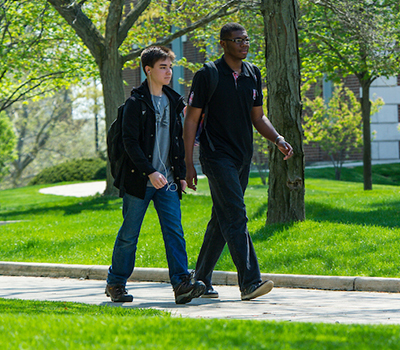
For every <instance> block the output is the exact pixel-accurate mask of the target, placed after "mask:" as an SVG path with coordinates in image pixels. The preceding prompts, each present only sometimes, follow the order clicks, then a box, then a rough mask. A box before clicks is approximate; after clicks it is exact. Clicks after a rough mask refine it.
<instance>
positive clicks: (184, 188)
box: [181, 180, 187, 192]
mask: <svg viewBox="0 0 400 350" xmlns="http://www.w3.org/2000/svg"><path fill="white" fill-rule="evenodd" d="M186 187H187V183H186V181H185V180H181V188H182V192H185V190H186Z"/></svg>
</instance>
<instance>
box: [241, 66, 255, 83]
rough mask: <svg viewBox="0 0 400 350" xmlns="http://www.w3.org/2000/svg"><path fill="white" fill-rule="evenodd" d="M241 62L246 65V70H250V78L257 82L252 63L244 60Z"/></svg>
mask: <svg viewBox="0 0 400 350" xmlns="http://www.w3.org/2000/svg"><path fill="white" fill-rule="evenodd" d="M243 64H244V65H245V66H246V68H247V70H248V71H249V72H250V76H251V78H252V79H253V80H254V82H255V83H256V84H257V75H256V71H255V69H254V65H253V64H252V63H250V62H246V61H243Z"/></svg>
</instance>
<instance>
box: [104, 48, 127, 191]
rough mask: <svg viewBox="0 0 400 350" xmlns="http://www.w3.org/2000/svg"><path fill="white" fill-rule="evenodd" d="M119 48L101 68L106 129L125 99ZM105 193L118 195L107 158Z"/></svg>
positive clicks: (106, 59)
mask: <svg viewBox="0 0 400 350" xmlns="http://www.w3.org/2000/svg"><path fill="white" fill-rule="evenodd" d="M120 62H121V59H120V57H119V53H118V50H117V51H114V50H110V51H109V54H108V56H106V57H104V59H103V62H102V66H101V68H100V77H101V83H102V85H103V98H104V107H105V115H106V130H108V128H109V127H110V125H111V123H112V122H113V120H114V119H115V118H116V117H117V111H118V106H120V105H121V104H122V103H123V102H124V100H125V95H124V86H123V80H122V63H120ZM106 183H107V185H106V189H105V192H104V194H105V195H116V194H117V190H116V188H115V187H114V185H113V183H114V179H113V177H112V175H111V170H110V163H109V161H108V159H107V181H106Z"/></svg>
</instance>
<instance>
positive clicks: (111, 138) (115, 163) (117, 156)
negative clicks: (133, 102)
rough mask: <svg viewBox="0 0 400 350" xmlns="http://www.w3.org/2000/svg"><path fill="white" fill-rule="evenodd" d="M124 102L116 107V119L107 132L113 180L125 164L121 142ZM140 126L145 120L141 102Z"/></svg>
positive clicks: (144, 104)
mask: <svg viewBox="0 0 400 350" xmlns="http://www.w3.org/2000/svg"><path fill="white" fill-rule="evenodd" d="M125 103H126V101H125V102H124V103H123V104H122V105H121V106H119V107H118V114H117V118H115V120H114V121H113V122H112V123H111V126H110V128H109V129H108V132H107V154H108V159H109V160H110V169H111V175H112V176H113V178H114V179H115V178H116V176H117V175H118V173H119V172H120V170H121V167H122V166H123V164H124V162H125V157H126V151H125V147H124V144H123V141H122V116H123V114H124V108H125ZM141 106H142V113H141V116H142V126H144V122H145V119H146V103H145V102H144V101H143V100H141Z"/></svg>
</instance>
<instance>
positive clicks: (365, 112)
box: [360, 80, 372, 190]
mask: <svg viewBox="0 0 400 350" xmlns="http://www.w3.org/2000/svg"><path fill="white" fill-rule="evenodd" d="M360 83H361V91H362V97H361V101H360V102H361V112H362V121H363V141H364V142H363V148H364V150H363V165H364V169H363V171H364V190H372V155H371V101H370V100H369V88H370V86H371V81H370V80H360Z"/></svg>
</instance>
